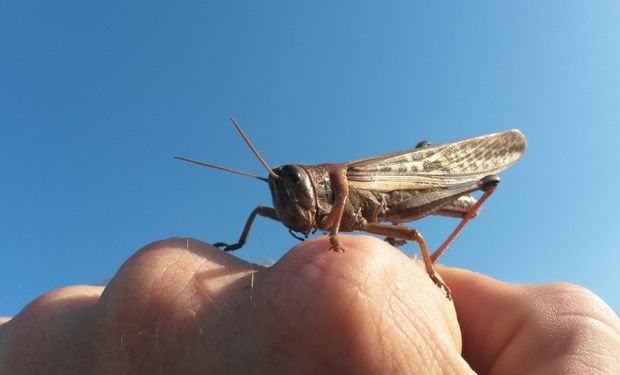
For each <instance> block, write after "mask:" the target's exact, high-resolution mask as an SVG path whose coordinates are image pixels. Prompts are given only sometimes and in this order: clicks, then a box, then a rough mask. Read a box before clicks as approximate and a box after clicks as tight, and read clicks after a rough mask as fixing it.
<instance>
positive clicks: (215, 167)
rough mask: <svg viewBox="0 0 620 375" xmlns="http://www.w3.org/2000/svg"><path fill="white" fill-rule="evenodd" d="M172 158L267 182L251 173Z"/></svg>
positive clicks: (177, 157)
mask: <svg viewBox="0 0 620 375" xmlns="http://www.w3.org/2000/svg"><path fill="white" fill-rule="evenodd" d="M174 158H175V159H179V160H183V161H186V162H189V163H193V164H197V165H202V166H203V167H209V168H214V169H219V170H221V171H225V172H230V173H235V174H240V175H242V176H247V177H252V178H255V179H257V180H261V181H265V182H268V181H269V180H268V179H266V178H265V177H259V176H255V175H253V174H251V173H246V172H241V171H236V170H234V169H230V168H226V167H220V166H219V165H215V164H209V163H205V162H202V161H198V160H192V159H188V158H184V157H181V156H175V157H174Z"/></svg>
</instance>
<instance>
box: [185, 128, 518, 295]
mask: <svg viewBox="0 0 620 375" xmlns="http://www.w3.org/2000/svg"><path fill="white" fill-rule="evenodd" d="M231 121H232V123H233V125H234V126H235V128H236V129H237V131H238V132H239V134H240V135H241V137H242V138H243V140H244V141H245V143H246V144H247V145H248V146H249V147H250V149H251V150H252V152H253V153H254V155H255V156H256V158H257V159H258V160H259V161H260V163H261V164H262V165H263V166H264V167H265V169H266V170H267V172H268V173H269V175H268V177H267V178H264V177H259V176H255V175H253V174H250V173H246V172H240V171H237V170H233V169H230V168H226V167H221V166H218V165H214V164H210V163H204V162H201V161H196V160H192V159H187V158H184V157H178V156H176V157H175V158H176V159H180V160H184V161H187V162H190V163H194V164H198V165H202V166H206V167H210V168H215V169H220V170H224V171H227V172H231V173H236V174H240V175H244V176H248V177H252V178H255V179H258V180H262V181H265V182H267V183H268V184H269V189H270V190H271V197H272V201H273V208H272V207H265V206H258V207H256V208H255V209H254V211H252V213H251V214H250V216H249V217H248V219H247V221H246V223H245V227H244V228H243V231H242V232H241V236H240V238H239V240H238V241H237V242H236V243H232V244H228V243H224V242H218V243H215V244H214V246H217V247H219V248H222V249H223V250H225V251H232V250H236V249H239V248H240V247H242V246H243V245H244V244H245V242H246V240H247V237H248V234H249V232H250V228H251V226H252V223H253V222H254V219H255V218H256V216H257V215H259V216H264V217H267V218H270V219H273V220H276V221H280V222H281V223H282V224H284V225H285V226H286V227H287V228H288V229H289V232H290V233H291V234H292V235H293V236H294V237H295V238H298V239H300V240H303V239H304V238H307V237H308V235H309V234H311V233H314V232H316V231H317V230H322V231H326V232H328V233H329V242H330V249H331V250H334V251H336V252H341V251H344V249H343V248H342V246H340V243H339V241H338V233H339V232H350V231H363V232H368V233H373V234H377V235H382V236H385V237H386V240H387V241H388V242H390V243H391V244H393V245H401V244H403V243H405V241H415V242H416V243H417V244H418V245H419V247H420V251H421V254H422V260H423V262H424V266H425V268H426V271H427V273H428V275H429V276H430V278H431V279H432V280H433V282H434V283H435V284H436V285H437V286H438V287H440V288H442V289H444V290H445V292H446V295H447V297H448V299H450V298H451V295H450V289H449V288H448V286H447V285H446V284H445V283H444V282H443V281H442V280H441V279H440V278H439V277H438V276H437V274H436V272H435V269H434V268H433V263H434V262H435V261H436V260H437V259H438V258H439V257H440V256H441V254H442V253H443V251H444V250H445V249H446V248H447V247H448V245H449V244H450V243H451V242H452V241H453V240H454V238H455V237H456V236H457V234H458V233H459V232H460V231H461V229H463V227H464V226H465V224H466V223H467V222H468V221H469V220H470V219H471V218H473V217H474V216H475V215H476V214H477V213H478V210H479V208H480V206H481V205H482V204H483V203H484V202H485V201H486V200H487V199H488V198H489V196H490V195H491V194H492V193H493V192H494V191H495V188H496V187H497V185H498V184H499V181H500V180H499V177H498V176H497V175H496V173H498V172H499V171H501V170H504V169H506V168H508V167H509V166H510V165H512V164H513V163H515V162H516V161H517V160H518V159H519V158H520V157H521V155H522V154H523V152H524V151H525V148H526V140H525V137H524V136H523V134H522V133H521V132H520V131H518V130H507V131H504V132H500V133H494V134H488V135H483V136H479V137H474V138H469V139H464V140H461V141H456V142H452V143H445V144H440V145H431V144H430V143H429V142H428V141H422V142H420V143H418V145H417V146H416V147H415V148H414V149H411V150H407V151H402V152H395V153H391V154H385V155H379V156H374V157H369V158H365V159H359V160H354V161H350V162H346V163H323V164H317V165H295V164H286V165H282V166H279V167H276V168H271V167H270V166H269V165H268V164H267V162H265V160H264V159H263V158H262V156H261V155H260V154H259V153H258V151H257V150H256V148H254V146H253V145H252V143H251V142H250V140H249V139H248V137H247V136H246V135H245V133H244V132H243V130H242V129H241V127H240V126H239V124H238V123H237V122H236V121H235V119H234V118H231ZM478 190H480V191H482V195H481V196H480V198H479V199H475V198H474V197H472V196H471V195H470V194H471V193H473V192H475V191H478ZM427 215H443V216H450V217H455V218H461V221H460V223H459V224H458V225H457V226H456V228H455V229H454V230H453V232H452V233H451V234H450V235H449V236H448V238H447V239H446V240H445V241H444V242H443V243H442V244H441V245H440V246H439V247H438V248H437V250H435V251H434V252H433V253H432V254H429V252H428V248H427V246H426V242H425V241H424V238H423V237H422V235H421V234H420V232H419V231H417V230H416V229H413V228H409V227H406V226H404V225H402V223H406V222H410V221H414V220H418V219H420V218H422V217H425V216H427ZM297 233H299V234H301V235H302V236H303V237H301V236H300V235H298V234H297Z"/></svg>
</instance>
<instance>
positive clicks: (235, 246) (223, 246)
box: [213, 242, 242, 251]
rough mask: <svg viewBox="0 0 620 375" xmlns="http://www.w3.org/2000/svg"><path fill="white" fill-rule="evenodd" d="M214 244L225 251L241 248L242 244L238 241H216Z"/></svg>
mask: <svg viewBox="0 0 620 375" xmlns="http://www.w3.org/2000/svg"><path fill="white" fill-rule="evenodd" d="M213 246H215V247H218V248H220V249H221V250H224V251H234V250H237V249H239V248H240V247H241V246H242V245H241V244H238V243H234V244H232V245H229V244H227V243H225V242H216V243H214V244H213Z"/></svg>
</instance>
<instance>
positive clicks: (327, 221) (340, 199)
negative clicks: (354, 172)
mask: <svg viewBox="0 0 620 375" xmlns="http://www.w3.org/2000/svg"><path fill="white" fill-rule="evenodd" d="M328 168H329V179H330V182H331V185H332V189H333V191H334V194H335V195H336V198H335V200H334V205H333V206H332V210H331V211H330V212H329V215H327V216H326V217H325V218H324V219H323V220H322V222H321V227H322V228H324V229H329V243H330V247H329V249H330V250H334V251H335V252H343V251H344V248H343V247H342V246H340V243H339V242H338V231H339V230H340V222H341V221H342V214H343V213H344V207H345V204H346V203H347V198H348V196H349V183H348V181H347V165H346V164H331V165H328Z"/></svg>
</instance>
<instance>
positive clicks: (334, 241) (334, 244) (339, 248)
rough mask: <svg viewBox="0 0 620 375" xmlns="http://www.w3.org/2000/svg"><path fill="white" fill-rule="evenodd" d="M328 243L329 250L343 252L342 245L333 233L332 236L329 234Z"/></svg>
mask: <svg viewBox="0 0 620 375" xmlns="http://www.w3.org/2000/svg"><path fill="white" fill-rule="evenodd" d="M329 243H330V245H331V246H330V247H329V249H330V250H333V251H335V252H337V253H344V248H343V247H342V246H340V242H338V236H336V235H333V236H331V235H330V236H329Z"/></svg>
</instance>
